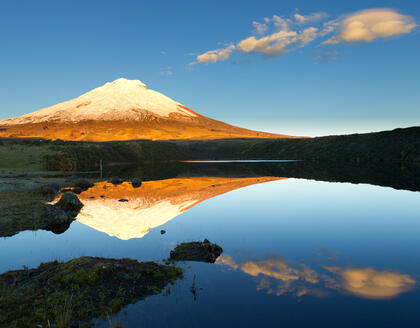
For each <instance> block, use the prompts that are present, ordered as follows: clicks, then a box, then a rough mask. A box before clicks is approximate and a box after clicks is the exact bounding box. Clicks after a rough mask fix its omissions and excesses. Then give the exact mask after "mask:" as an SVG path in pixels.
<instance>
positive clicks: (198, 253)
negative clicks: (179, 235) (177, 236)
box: [169, 239, 223, 263]
mask: <svg viewBox="0 0 420 328" xmlns="http://www.w3.org/2000/svg"><path fill="white" fill-rule="evenodd" d="M222 252H223V249H222V248H221V247H220V246H219V245H216V244H213V243H211V242H209V241H208V240H207V239H205V240H204V241H203V242H199V241H193V242H189V243H182V244H179V245H178V246H176V247H175V249H174V250H172V251H171V253H170V257H169V261H196V262H207V263H214V262H215V261H216V259H217V258H218V257H219V256H220V255H221V254H222Z"/></svg>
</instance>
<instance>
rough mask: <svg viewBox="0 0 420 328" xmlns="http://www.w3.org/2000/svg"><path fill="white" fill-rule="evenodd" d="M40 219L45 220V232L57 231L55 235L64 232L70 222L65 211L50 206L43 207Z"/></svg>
mask: <svg viewBox="0 0 420 328" xmlns="http://www.w3.org/2000/svg"><path fill="white" fill-rule="evenodd" d="M42 217H43V219H44V220H45V228H46V229H47V230H52V231H57V232H56V233H62V232H64V231H66V230H67V229H68V227H69V226H70V222H71V221H72V219H71V218H70V217H69V215H68V214H67V213H66V212H65V211H63V210H62V209H61V208H59V207H57V206H55V205H50V204H46V205H44V208H43V210H42Z"/></svg>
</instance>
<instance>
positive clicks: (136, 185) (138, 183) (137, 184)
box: [131, 178, 142, 188]
mask: <svg viewBox="0 0 420 328" xmlns="http://www.w3.org/2000/svg"><path fill="white" fill-rule="evenodd" d="M141 184H142V181H141V180H140V179H137V178H135V179H133V180H131V185H132V186H133V188H140V187H141Z"/></svg>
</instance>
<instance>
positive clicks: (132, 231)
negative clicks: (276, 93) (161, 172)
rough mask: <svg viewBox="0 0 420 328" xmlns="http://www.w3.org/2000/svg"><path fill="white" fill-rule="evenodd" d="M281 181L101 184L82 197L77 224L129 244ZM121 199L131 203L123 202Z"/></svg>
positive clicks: (186, 180) (217, 179) (178, 180)
mask: <svg viewBox="0 0 420 328" xmlns="http://www.w3.org/2000/svg"><path fill="white" fill-rule="evenodd" d="M281 179H284V178H279V177H252V178H222V177H192V178H187V177H186V178H174V179H166V180H156V181H146V182H144V183H143V184H142V186H141V187H140V188H133V187H132V185H131V183H128V182H124V183H123V184H121V185H113V184H111V183H109V182H98V183H96V184H95V185H94V187H92V188H90V189H88V190H87V191H85V192H83V193H81V194H80V199H81V200H82V202H83V204H84V207H83V208H82V210H81V212H80V214H79V215H78V217H77V218H76V219H77V221H79V222H81V223H83V224H85V225H87V226H89V227H91V228H94V229H96V230H99V231H102V232H105V233H106V234H108V235H110V236H115V237H117V238H119V239H123V240H127V239H131V238H142V237H144V236H145V235H146V234H147V233H148V232H149V231H150V229H153V228H156V227H158V226H160V225H163V224H165V223H166V222H168V221H170V220H172V219H173V218H175V217H176V216H178V215H180V214H182V213H183V212H185V211H186V210H188V209H189V208H191V207H193V206H195V205H197V204H198V203H200V202H202V201H205V200H207V199H210V198H212V197H215V196H218V195H221V194H224V193H227V192H229V191H232V190H235V189H239V188H243V187H247V186H250V185H253V184H258V183H264V182H268V181H276V180H281ZM121 199H124V200H127V201H126V202H120V200H121Z"/></svg>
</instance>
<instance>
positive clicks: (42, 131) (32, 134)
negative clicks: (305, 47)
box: [0, 79, 291, 141]
mask: <svg viewBox="0 0 420 328" xmlns="http://www.w3.org/2000/svg"><path fill="white" fill-rule="evenodd" d="M0 137H3V138H45V139H52V140H56V139H61V140H73V141H114V140H135V139H150V140H171V139H173V140H210V139H230V138H291V137H290V136H287V135H279V134H272V133H266V132H258V131H252V130H247V129H243V128H239V127H236V126H232V125H229V124H226V123H223V122H220V121H216V120H213V119H210V118H207V117H205V116H202V115H200V114H198V113H196V112H194V111H192V110H191V109H189V108H187V107H185V106H183V105H182V104H180V103H178V102H176V101H174V100H172V99H170V98H168V97H166V96H165V95H163V94H161V93H159V92H156V91H153V90H150V89H148V88H147V87H146V85H145V84H144V83H142V82H141V81H139V80H126V79H118V80H115V81H114V82H110V83H106V84H105V85H104V86H102V87H99V88H96V89H93V90H92V91H89V92H87V93H85V94H83V95H82V96H80V97H78V98H75V99H73V100H69V101H66V102H63V103H60V104H57V105H54V106H51V107H47V108H44V109H41V110H39V111H36V112H33V113H30V114H26V115H23V116H20V117H15V118H10V119H7V120H3V121H0Z"/></svg>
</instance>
